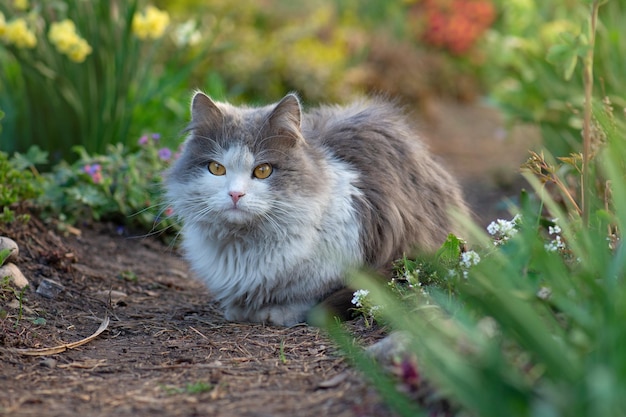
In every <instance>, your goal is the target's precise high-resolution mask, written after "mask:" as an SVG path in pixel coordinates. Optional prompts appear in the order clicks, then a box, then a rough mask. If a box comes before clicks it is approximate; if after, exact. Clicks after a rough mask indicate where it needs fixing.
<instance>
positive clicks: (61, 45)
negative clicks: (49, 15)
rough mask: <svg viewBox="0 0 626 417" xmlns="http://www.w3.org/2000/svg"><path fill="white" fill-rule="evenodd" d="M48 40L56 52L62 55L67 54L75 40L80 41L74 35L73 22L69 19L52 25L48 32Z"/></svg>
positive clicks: (74, 27)
mask: <svg viewBox="0 0 626 417" xmlns="http://www.w3.org/2000/svg"><path fill="white" fill-rule="evenodd" d="M48 38H49V39H50V42H52V43H53V44H54V46H56V48H57V50H58V51H59V52H61V53H63V54H67V53H69V51H70V50H71V49H72V46H73V45H74V44H75V43H76V40H77V39H80V38H79V37H78V35H77V34H76V26H75V25H74V22H72V21H71V20H69V19H65V20H63V21H61V22H54V23H52V24H51V25H50V30H49V31H48Z"/></svg>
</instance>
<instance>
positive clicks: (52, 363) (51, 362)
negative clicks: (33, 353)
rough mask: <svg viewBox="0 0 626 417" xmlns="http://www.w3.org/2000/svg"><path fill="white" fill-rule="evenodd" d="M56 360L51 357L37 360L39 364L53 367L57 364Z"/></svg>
mask: <svg viewBox="0 0 626 417" xmlns="http://www.w3.org/2000/svg"><path fill="white" fill-rule="evenodd" d="M57 363H58V362H57V360H56V359H53V358H44V359H42V360H41V362H39V365H41V366H45V367H46V368H51V369H54V368H56V366H57Z"/></svg>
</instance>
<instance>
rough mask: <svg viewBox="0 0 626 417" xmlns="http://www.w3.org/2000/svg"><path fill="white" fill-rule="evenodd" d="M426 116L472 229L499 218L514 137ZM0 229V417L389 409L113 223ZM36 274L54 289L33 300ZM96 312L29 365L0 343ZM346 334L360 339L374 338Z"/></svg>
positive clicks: (305, 332) (312, 345)
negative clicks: (4, 276)
mask: <svg viewBox="0 0 626 417" xmlns="http://www.w3.org/2000/svg"><path fill="white" fill-rule="evenodd" d="M434 109H435V112H434V116H435V117H434V119H432V120H434V122H433V121H432V120H431V122H424V123H423V127H424V131H425V136H426V137H427V138H428V140H429V142H430V143H431V147H432V148H433V150H434V152H435V153H437V154H439V155H441V156H442V157H443V159H445V161H446V162H447V163H448V164H449V165H450V166H451V168H452V169H453V170H454V171H455V172H456V174H457V175H458V176H459V178H460V179H461V180H462V182H463V184H464V185H465V189H466V195H467V197H468V200H469V201H470V203H471V204H472V206H473V208H474V210H475V212H476V213H479V214H480V221H481V222H482V223H486V222H487V221H489V220H491V219H493V218H494V217H495V216H496V215H499V214H500V213H502V210H498V202H499V201H500V200H501V198H502V196H503V194H508V195H510V196H513V197H514V196H515V195H516V194H517V192H518V190H517V189H518V188H519V184H520V181H519V179H518V177H516V175H515V172H516V170H517V166H518V165H519V163H520V162H521V161H522V160H523V159H524V157H525V149H526V148H527V142H528V141H527V137H526V136H525V134H521V136H519V137H518V138H517V139H516V141H514V142H506V141H504V139H503V138H501V137H500V136H501V132H502V128H501V121H500V120H499V118H498V117H497V116H496V115H495V114H494V113H493V112H491V111H489V110H486V109H484V108H482V107H480V106H479V105H473V106H467V105H465V106H461V105H456V104H451V103H444V104H441V103H439V104H437V105H436V106H435V107H434ZM433 138H440V139H437V140H435V139H433ZM444 138H445V139H444ZM503 186H504V187H505V188H502V187H503ZM502 208H503V206H502ZM0 235H8V236H10V237H11V238H13V239H14V240H15V241H17V242H18V244H19V245H20V247H21V251H22V253H21V256H20V259H19V261H18V265H19V266H20V268H21V269H22V270H23V272H24V273H25V275H26V276H27V277H28V279H29V280H30V282H31V288H30V289H29V290H27V291H26V292H25V294H24V297H23V300H22V301H23V305H22V317H21V321H20V324H19V325H18V326H13V325H7V322H8V321H7V320H3V319H2V318H0V346H1V347H2V348H1V349H0V384H1V385H2V389H1V390H0V415H6V416H9V415H10V416H16V417H17V416H77V415H78V416H139V417H143V416H159V415H162V416H209V415H210V416H295V415H297V416H316V417H317V416H345V417H348V416H390V415H392V414H391V413H390V411H389V410H388V409H387V407H385V406H384V405H383V404H382V403H381V402H380V399H379V397H378V396H377V394H376V392H375V391H374V390H373V389H372V388H371V387H370V386H369V385H368V384H367V383H366V382H365V381H364V380H363V378H362V377H361V376H360V375H359V374H358V373H357V372H356V371H354V370H353V369H351V368H350V367H349V366H348V364H347V363H346V362H345V361H344V360H343V359H342V358H341V357H340V356H339V354H338V352H337V351H336V350H335V349H334V348H333V346H332V344H331V343H330V342H329V341H328V339H327V338H326V337H325V336H324V335H323V334H322V332H320V331H319V330H317V329H315V328H311V327H307V326H297V327H293V328H278V327H272V326H263V325H253V324H236V323H227V322H225V321H224V320H223V319H222V317H221V315H220V314H219V312H218V311H216V310H215V309H214V308H213V307H212V305H211V304H210V303H208V302H207V300H209V294H208V293H207V291H206V290H205V289H204V287H202V286H201V285H200V284H199V283H197V282H196V281H194V280H193V279H190V278H189V276H188V271H187V268H186V266H185V264H184V263H183V262H182V261H181V259H180V258H179V256H178V255H177V254H176V253H174V252H173V251H172V250H171V249H170V248H168V247H167V246H166V245H163V244H161V243H160V242H158V241H157V240H156V239H154V238H143V239H142V238H139V239H137V238H128V237H124V236H119V235H117V234H116V230H115V229H114V228H113V227H99V229H98V230H92V229H89V228H85V229H84V230H82V233H81V234H80V235H72V234H69V235H67V236H63V235H62V234H61V233H58V232H53V231H51V230H48V226H46V225H44V224H42V223H40V222H38V221H31V222H30V223H29V224H28V226H25V227H18V226H13V227H11V229H8V230H0ZM44 278H51V279H54V280H56V281H58V282H60V283H61V284H63V286H64V291H63V292H61V294H60V295H58V296H57V297H56V298H54V299H47V298H44V297H41V296H40V295H38V294H36V293H35V291H34V290H35V289H36V288H37V286H38V285H39V283H40V282H41V281H42V279H44ZM109 292H111V300H109V299H108V298H109V297H108V294H109ZM14 298H15V297H6V294H5V297H4V298H0V308H1V309H3V310H4V311H5V312H6V313H7V314H9V316H10V317H16V316H18V315H19V306H17V305H15V302H14V305H13V306H12V307H8V306H6V305H3V304H8V303H9V302H10V301H13V300H14ZM107 315H108V316H110V319H111V321H110V324H109V327H108V329H107V330H106V331H105V332H104V333H102V334H101V335H100V336H99V337H97V338H96V339H95V340H93V341H91V342H89V343H87V344H85V345H83V346H81V347H79V348H76V349H72V350H68V351H65V352H63V353H60V354H56V355H48V356H41V357H39V356H24V355H20V354H17V353H15V352H12V351H9V350H7V349H6V348H14V347H18V348H24V347H29V348H37V347H49V346H55V345H59V344H63V343H68V342H73V341H77V340H80V339H82V338H85V337H87V336H89V335H90V334H92V333H93V332H94V331H95V330H96V329H97V328H98V326H99V325H100V323H101V321H102V320H103V319H104V317H105V316H107ZM37 317H40V318H44V319H45V322H43V321H41V320H38V321H36V320H35V319H36V318H37ZM352 326H353V328H354V332H355V334H357V335H358V336H359V337H360V338H362V339H363V340H364V341H366V342H367V343H370V342H372V341H374V340H376V339H378V338H379V337H380V336H381V335H380V331H379V330H377V329H368V328H366V327H365V326H363V324H362V323H358V322H357V323H353V325H352Z"/></svg>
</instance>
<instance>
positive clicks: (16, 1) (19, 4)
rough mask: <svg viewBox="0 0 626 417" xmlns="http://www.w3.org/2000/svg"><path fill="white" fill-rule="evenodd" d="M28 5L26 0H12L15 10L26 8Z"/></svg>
mask: <svg viewBox="0 0 626 417" xmlns="http://www.w3.org/2000/svg"><path fill="white" fill-rule="evenodd" d="M29 6H30V5H29V4H28V0H13V7H15V8H16V9H17V10H26V9H28V7H29Z"/></svg>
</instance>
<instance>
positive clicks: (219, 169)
mask: <svg viewBox="0 0 626 417" xmlns="http://www.w3.org/2000/svg"><path fill="white" fill-rule="evenodd" d="M209 172H210V173H211V174H213V175H224V174H226V168H225V167H224V165H222V164H220V163H219V162H215V161H211V162H209Z"/></svg>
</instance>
